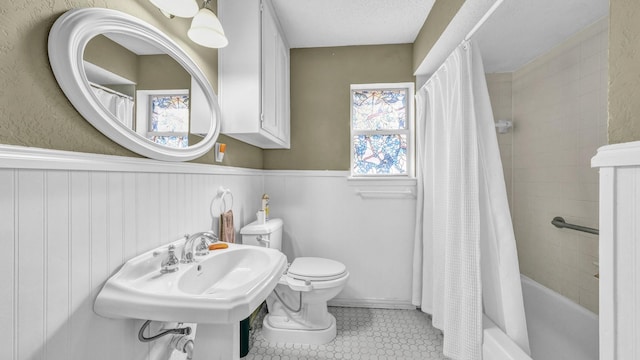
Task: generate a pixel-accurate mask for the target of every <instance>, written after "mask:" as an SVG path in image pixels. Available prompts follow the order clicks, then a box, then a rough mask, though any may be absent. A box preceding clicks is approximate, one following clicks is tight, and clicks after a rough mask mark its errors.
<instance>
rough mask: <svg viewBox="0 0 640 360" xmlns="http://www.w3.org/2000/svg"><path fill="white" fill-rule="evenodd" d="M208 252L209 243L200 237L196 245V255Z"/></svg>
mask: <svg viewBox="0 0 640 360" xmlns="http://www.w3.org/2000/svg"><path fill="white" fill-rule="evenodd" d="M207 254H209V243H208V242H207V239H206V238H204V237H202V238H200V244H198V246H196V256H205V255H207Z"/></svg>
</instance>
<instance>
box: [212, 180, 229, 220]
mask: <svg viewBox="0 0 640 360" xmlns="http://www.w3.org/2000/svg"><path fill="white" fill-rule="evenodd" d="M227 195H229V197H230V198H231V203H230V204H227ZM216 200H220V204H219V208H218V209H219V210H220V213H221V214H224V213H226V212H227V211H229V210H231V209H233V193H232V192H231V190H229V189H225V188H223V187H222V186H220V187H219V188H218V195H217V196H216V197H215V198H214V199H213V201H212V202H211V215H212V216H215V215H214V214H213V204H214V203H215V201H216ZM227 205H228V206H227Z"/></svg>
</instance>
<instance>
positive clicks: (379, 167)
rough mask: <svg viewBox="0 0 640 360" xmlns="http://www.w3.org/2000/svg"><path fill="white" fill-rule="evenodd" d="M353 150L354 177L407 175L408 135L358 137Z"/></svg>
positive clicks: (354, 139) (354, 141) (354, 140)
mask: <svg viewBox="0 0 640 360" xmlns="http://www.w3.org/2000/svg"><path fill="white" fill-rule="evenodd" d="M353 148H354V149H353V151H354V154H353V169H352V170H353V171H352V173H353V174H354V175H405V174H407V136H406V135H356V136H354V137H353Z"/></svg>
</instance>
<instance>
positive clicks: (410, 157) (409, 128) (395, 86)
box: [349, 83, 415, 179]
mask: <svg viewBox="0 0 640 360" xmlns="http://www.w3.org/2000/svg"><path fill="white" fill-rule="evenodd" d="M414 87H415V85H414V83H389V84H352V85H351V91H350V92H349V96H350V108H349V110H350V115H349V128H350V139H349V142H350V148H349V152H350V159H351V160H350V168H349V171H350V173H351V177H352V178H363V179H364V178H369V179H371V178H389V179H392V178H402V179H406V178H413V177H414V171H415V170H414V167H415V165H414V163H415V134H414V128H415V124H414V123H415V116H414V115H415V110H414V106H415V105H414V94H415V91H414ZM400 89H402V90H406V91H407V102H406V110H405V116H406V119H405V126H406V127H405V128H404V129H380V130H376V129H370V130H362V129H358V130H356V129H354V124H353V92H354V91H358V90H371V91H375V90H400ZM359 135H365V136H372V135H405V136H406V138H407V153H406V173H404V174H359V173H355V172H354V164H355V162H354V161H355V148H354V137H356V136H359Z"/></svg>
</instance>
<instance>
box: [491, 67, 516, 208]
mask: <svg viewBox="0 0 640 360" xmlns="http://www.w3.org/2000/svg"><path fill="white" fill-rule="evenodd" d="M512 77H513V76H512V74H511V73H498V74H487V87H488V88H489V94H490V98H491V108H492V109H493V117H494V119H495V121H496V122H497V121H498V120H512V119H513V102H512V89H511V84H512ZM496 135H497V137H498V146H499V148H500V158H501V159H502V170H503V171H504V182H505V185H506V186H507V197H508V199H509V209H510V210H512V209H513V189H512V178H513V169H512V164H511V163H512V156H511V155H512V153H513V131H512V130H511V129H509V131H507V132H506V133H504V134H500V133H498V132H497V131H496ZM512 214H513V213H512Z"/></svg>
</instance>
